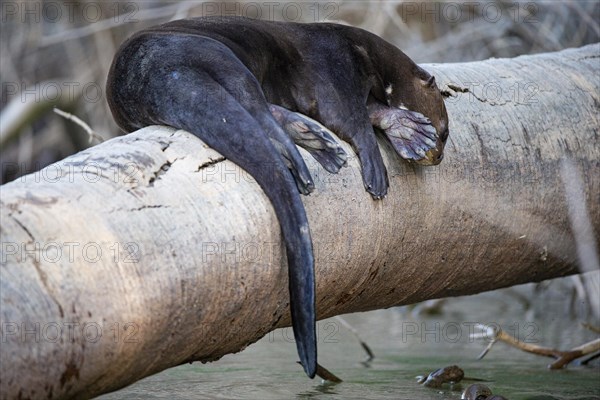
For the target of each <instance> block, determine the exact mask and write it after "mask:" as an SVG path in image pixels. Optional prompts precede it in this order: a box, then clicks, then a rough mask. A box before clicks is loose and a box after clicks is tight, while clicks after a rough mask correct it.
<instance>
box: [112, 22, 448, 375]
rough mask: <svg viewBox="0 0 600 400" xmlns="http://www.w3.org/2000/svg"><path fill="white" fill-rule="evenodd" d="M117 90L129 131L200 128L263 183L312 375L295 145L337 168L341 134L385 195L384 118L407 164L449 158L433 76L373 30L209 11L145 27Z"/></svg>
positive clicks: (310, 269) (120, 67) (308, 281)
mask: <svg viewBox="0 0 600 400" xmlns="http://www.w3.org/2000/svg"><path fill="white" fill-rule="evenodd" d="M107 95H108V101H109V105H110V109H111V111H112V113H113V115H114V117H115V119H116V121H117V123H118V124H119V126H120V127H121V128H123V129H124V130H126V131H133V130H136V129H139V128H141V127H143V126H147V125H151V124H162V125H169V126H172V127H175V128H179V129H184V130H186V131H189V132H191V133H193V134H194V135H196V136H198V137H199V138H200V139H202V140H203V141H204V142H205V143H206V144H208V145H209V146H211V147H212V148H214V149H215V150H217V151H218V152H220V153H221V154H222V155H223V156H224V157H226V158H228V159H230V160H231V161H233V162H234V163H236V164H237V165H239V166H240V167H241V168H243V169H245V170H246V171H247V172H248V173H249V174H250V175H252V176H253V177H254V178H255V180H256V181H257V182H258V184H259V185H260V186H261V188H262V189H263V190H264V192H265V193H266V195H267V196H268V198H269V199H270V201H271V203H272V204H273V207H274V209H275V212H276V214H277V218H278V220H279V224H280V226H281V230H282V233H283V238H284V241H285V245H286V253H287V259H288V270H289V291H290V308H291V313H292V325H293V328H294V335H295V337H296V346H297V349H298V353H299V356H300V360H301V363H302V366H303V367H304V370H305V372H306V374H307V375H308V376H309V377H311V378H313V377H314V375H315V372H316V366H317V346H316V333H315V320H316V317H315V290H314V259H313V249H312V242H311V237H310V231H309V227H308V221H307V218H306V214H305V211H304V207H303V205H302V201H301V199H300V196H299V194H298V191H300V192H301V193H303V194H308V193H310V192H311V191H312V190H314V183H313V180H312V178H311V175H310V173H309V171H308V168H307V167H306V165H305V163H304V160H303V159H302V157H301V156H300V154H299V152H298V149H297V148H296V146H295V145H294V143H296V144H298V145H300V146H303V147H305V148H306V149H307V150H308V151H309V152H310V153H311V154H312V155H313V156H314V157H315V159H316V160H317V161H318V162H320V163H321V164H322V165H323V166H324V167H325V168H326V169H327V170H328V171H330V172H336V171H338V170H339V168H340V167H341V166H342V165H343V164H344V163H345V160H346V155H345V153H344V151H343V150H342V149H341V148H340V147H339V146H338V145H337V143H336V141H335V139H333V138H332V136H331V135H330V134H329V131H328V130H330V131H333V132H334V133H335V134H337V135H338V136H339V137H340V138H342V139H343V140H346V141H348V142H349V143H350V144H351V145H352V146H353V148H354V150H355V151H356V152H357V154H358V156H359V158H360V161H361V165H362V176H363V181H364V185H365V188H366V190H367V191H368V192H369V193H371V195H372V196H373V197H374V198H376V199H377V198H381V197H383V196H385V195H386V193H387V189H388V178H387V172H386V169H385V166H384V164H383V160H382V157H381V154H380V152H379V148H378V146H377V142H376V138H375V133H374V130H373V126H376V127H378V128H380V129H382V130H383V132H384V133H385V134H386V136H387V137H388V138H389V140H390V141H391V143H392V145H393V146H394V148H395V149H396V151H397V152H398V154H399V155H400V156H401V157H403V158H405V159H407V160H412V161H415V162H418V163H421V164H427V165H433V164H437V163H439V162H440V161H441V159H442V151H443V147H444V143H445V141H446V138H447V136H448V117H447V114H446V109H445V107H444V102H443V99H442V95H441V93H440V91H439V89H438V88H437V86H436V84H435V80H434V78H433V76H431V75H430V74H429V73H427V72H426V71H425V70H423V69H422V68H420V67H419V66H417V65H416V64H415V63H414V62H413V61H412V60H411V59H410V58H408V57H407V56H406V55H405V54H404V53H402V52H401V51H400V50H398V49H397V48H396V47H394V46H393V45H391V44H389V43H387V42H386V41H384V40H383V39H381V38H379V37H378V36H376V35H374V34H371V33H369V32H367V31H364V30H362V29H358V28H353V27H349V26H343V25H338V24H331V23H314V24H301V23H283V22H267V21H260V20H253V19H248V18H242V17H206V18H190V19H183V20H178V21H172V22H169V23H166V24H163V25H158V26H155V27H152V28H149V29H145V30H143V31H140V32H137V33H136V34H134V35H133V36H132V37H131V38H129V39H128V40H127V41H126V42H125V43H123V45H122V46H121V47H120V49H119V50H118V52H117V54H116V56H115V58H114V60H113V63H112V66H111V69H110V73H109V77H108V82H107ZM305 116H308V117H310V118H312V119H313V120H316V121H318V123H317V122H314V121H312V120H311V119H309V118H306V117H305ZM319 123H320V124H322V125H319ZM323 127H324V128H323ZM325 128H327V129H325ZM265 165H269V168H266V167H265Z"/></svg>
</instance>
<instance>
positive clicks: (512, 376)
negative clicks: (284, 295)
mask: <svg viewBox="0 0 600 400" xmlns="http://www.w3.org/2000/svg"><path fill="white" fill-rule="evenodd" d="M555 286H556V285H555ZM534 293H535V294H534ZM569 297H570V292H569V291H568V289H565V286H564V285H563V286H559V287H558V288H556V287H553V288H552V289H551V290H544V291H540V292H535V291H534V286H533V285H524V286H521V287H518V288H516V289H515V288H513V289H509V290H501V291H496V292H489V293H483V294H480V295H476V296H465V297H458V298H453V299H450V300H448V301H447V302H446V303H445V305H444V307H443V308H442V313H441V314H440V315H437V316H424V315H417V316H415V315H414V314H415V312H414V311H415V310H411V309H410V308H408V307H400V308H393V309H388V310H378V311H372V312H368V313H357V314H350V315H346V316H344V320H345V321H347V322H349V323H350V324H351V325H352V326H353V327H354V328H355V329H356V331H357V332H358V333H359V335H360V337H361V338H362V339H363V340H364V341H366V342H367V343H368V344H369V346H370V347H371V348H372V350H373V352H374V353H375V359H374V360H372V361H371V362H370V363H364V362H363V361H364V360H365V358H366V353H365V352H364V350H363V349H362V348H361V346H360V344H359V342H358V340H357V338H356V336H355V335H354V334H353V333H352V332H351V331H350V330H348V329H347V328H346V327H345V326H344V325H343V324H342V323H340V321H339V320H337V319H335V318H332V319H328V320H324V321H320V322H319V323H318V340H319V362H320V363H321V364H322V365H323V366H325V367H326V368H328V369H329V370H331V371H332V372H334V373H335V374H337V375H338V376H339V377H340V378H342V379H343V380H344V382H343V383H340V384H331V383H323V382H322V381H321V380H320V379H319V378H315V379H314V380H312V381H311V380H309V379H307V378H306V377H305V375H304V373H303V372H302V369H301V367H300V366H299V365H298V364H296V363H295V361H296V360H297V356H296V349H295V345H294V343H293V334H292V330H291V328H289V329H280V330H277V331H274V332H272V333H271V334H269V335H267V336H265V337H264V338H263V339H261V340H260V341H259V342H257V343H255V344H253V345H251V346H249V347H248V348H247V349H245V350H244V351H242V352H241V353H238V354H232V355H227V356H225V357H223V358H222V359H221V360H219V361H217V362H214V363H210V364H202V363H199V362H198V363H193V364H186V365H182V366H179V367H176V368H171V369H169V370H166V371H163V372H161V373H159V374H156V375H154V376H151V377H148V378H146V379H143V380H142V381H139V382H137V383H135V384H133V385H131V386H129V387H127V388H124V389H122V390H120V391H118V392H114V393H110V394H107V395H104V396H102V397H100V398H101V399H102V400H109V399H110V400H112V399H115V400H116V399H140V400H142V399H169V400H174V399H289V398H297V399H305V398H315V399H330V398H338V399H413V400H415V399H424V400H428V399H436V400H444V399H460V397H461V389H464V387H465V386H468V385H469V384H471V383H474V382H475V381H474V380H471V381H470V380H466V378H472V379H479V380H484V381H485V382H483V383H484V384H486V385H487V386H488V387H490V388H491V389H492V391H493V393H494V394H501V395H503V396H504V397H506V398H508V399H511V400H519V399H528V400H534V399H535V400H542V399H548V400H550V399H561V400H567V399H568V400H575V399H578V400H583V399H598V400H600V361H599V360H598V359H596V360H594V361H593V362H591V363H590V365H588V366H577V365H569V366H568V368H566V369H563V370H559V371H551V370H548V369H547V368H546V366H547V365H548V363H549V362H551V361H552V360H551V359H550V358H544V357H540V356H536V355H531V354H527V353H524V352H521V351H519V350H517V349H514V348H511V347H509V346H508V345H506V344H504V343H496V344H495V345H494V347H493V348H492V350H491V351H490V352H489V353H488V354H487V355H486V356H485V358H483V359H482V360H476V358H477V356H478V355H479V354H480V353H481V351H482V350H483V349H484V348H485V346H486V345H487V343H488V342H487V341H485V340H483V339H477V340H476V339H473V338H471V336H470V333H473V332H474V331H476V332H480V330H479V329H476V327H475V324H476V323H486V324H497V325H498V326H501V327H502V328H503V329H504V331H505V332H508V333H510V334H511V335H514V336H516V337H517V338H519V339H521V340H523V341H527V342H530V343H535V344H538V345H543V346H547V347H555V348H561V349H566V348H568V347H575V346H577V345H580V344H583V343H585V342H587V341H590V340H593V339H595V338H597V337H598V334H595V333H593V332H591V331H589V330H587V329H586V328H584V327H582V326H581V324H580V322H582V321H586V320H590V319H589V316H587V315H585V314H582V312H581V309H582V308H585V307H582V306H581V304H577V303H575V305H576V306H577V307H575V311H578V312H574V311H573V310H572V309H569V304H570V302H569V301H568V298H569ZM452 364H457V365H459V366H460V367H461V368H462V369H463V370H464V371H465V376H466V378H465V380H464V381H463V382H462V386H461V387H458V388H454V390H453V389H452V388H450V387H447V386H444V387H442V388H441V389H431V388H427V387H423V386H421V385H419V384H418V383H417V382H416V379H415V377H416V376H417V375H426V374H428V373H429V372H431V371H433V370H436V369H438V368H440V367H444V366H447V365H452Z"/></svg>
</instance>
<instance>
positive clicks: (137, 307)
mask: <svg viewBox="0 0 600 400" xmlns="http://www.w3.org/2000/svg"><path fill="white" fill-rule="evenodd" d="M599 50H600V46H599V45H592V46H587V47H584V48H581V49H574V50H567V51H563V52H559V53H552V54H542V55H535V56H527V57H519V58H515V59H508V60H488V61H485V62H473V63H464V64H447V65H428V66H426V68H427V69H428V70H430V71H432V72H433V73H434V74H435V75H436V78H437V80H438V83H439V84H440V86H441V88H442V89H443V90H444V91H445V92H446V93H447V94H448V95H450V97H448V99H447V107H448V113H449V116H450V132H451V134H450V139H449V142H448V144H447V146H446V158H445V160H444V162H443V163H442V164H441V165H440V166H439V167H425V168H422V167H419V166H414V165H409V164H407V163H405V162H403V161H401V160H400V159H399V158H398V157H397V156H396V155H395V154H394V153H393V151H392V150H391V148H390V147H389V146H388V145H387V144H385V143H382V149H383V153H384V158H385V161H386V165H387V166H388V172H389V175H390V191H389V195H388V196H387V197H386V198H385V199H384V200H382V201H374V200H372V199H371V198H370V196H369V195H368V194H367V193H366V192H365V190H364V188H363V184H362V180H361V177H360V166H359V163H358V161H357V159H356V157H352V158H351V160H350V161H349V166H348V167H347V168H344V169H342V171H341V172H340V174H338V175H330V174H328V173H327V172H325V171H324V170H322V169H320V168H319V167H318V165H317V164H316V163H315V162H314V161H313V160H312V159H311V158H310V157H309V156H307V157H305V158H306V160H307V162H308V163H309V167H310V168H311V171H312V172H313V177H314V179H315V182H316V190H315V192H314V193H313V194H312V195H310V196H308V197H304V198H303V200H304V203H305V205H306V209H307V213H308V216H309V220H310V227H311V231H312V236H313V239H314V243H315V253H316V260H317V262H316V278H317V279H316V280H317V304H318V314H319V318H326V317H329V316H333V315H336V314H343V313H348V312H355V311H365V310H373V309H377V308H385V307H391V306H394V305H400V304H409V303H414V302H418V301H421V300H425V299H431V298H437V297H445V296H452V295H464V294H470V293H477V292H481V291H485V290H490V289H496V288H500V287H505V286H510V285H515V284H519V283H524V282H532V281H540V280H543V279H548V278H553V277H558V276H563V275H567V274H574V273H577V271H578V270H577V265H578V244H577V243H576V242H575V240H574V236H573V234H572V233H571V228H570V222H569V221H570V218H571V219H573V218H572V215H571V217H570V214H569V212H568V210H569V209H570V206H569V205H568V203H567V201H566V198H567V197H569V196H571V197H573V196H572V195H571V194H570V193H569V195H568V196H566V194H565V190H564V185H563V182H562V181H561V162H560V161H561V160H562V159H565V158H569V159H571V160H572V163H571V164H569V165H570V167H569V168H568V169H569V170H573V171H578V173H576V174H574V175H573V174H572V176H574V177H575V178H578V177H579V178H581V179H582V183H581V184H580V185H575V187H576V188H579V191H580V193H579V194H580V195H581V196H580V198H581V199H582V201H581V202H580V203H581V204H577V207H575V208H574V209H575V210H579V212H580V213H581V212H583V213H585V212H587V213H588V215H589V219H588V220H587V221H588V224H589V226H587V228H585V229H587V236H585V235H584V236H583V237H587V238H588V239H589V238H590V237H591V238H592V239H591V242H592V247H593V246H595V244H596V243H595V239H594V238H593V230H594V229H595V230H596V231H597V230H598V229H599V228H600V202H599V201H598V199H599V198H600V164H599V161H598V160H600V147H599V146H598V131H599V123H598V108H599V106H598V104H599V100H598V93H599V92H600V83H599V79H598V76H599V75H600V74H599V72H600V71H599V65H600V64H599V60H600V55H599V52H600V51H599ZM550 76H552V78H550ZM345 149H346V150H347V151H348V152H349V154H353V153H351V150H350V148H349V147H348V146H345ZM303 154H305V153H303ZM563 175H564V174H563ZM575 197H577V196H575ZM583 199H584V200H583ZM586 207H587V209H586ZM571 208H572V207H571ZM571 214H573V213H571ZM1 215H2V229H1V235H2V236H1V240H2V260H1V261H2V264H1V269H0V272H1V303H0V307H1V318H2V321H1V322H2V346H1V357H2V366H1V373H2V381H1V383H0V395H1V397H2V398H17V397H22V398H84V397H90V396H95V395H98V394H100V393H104V392H108V391H112V390H115V389H118V388H120V387H123V386H125V385H127V384H130V383H132V382H134V381H136V380H138V379H141V378H143V377H145V376H148V375H150V374H153V373H156V372H159V371H161V370H163V369H165V368H169V367H172V366H175V365H178V364H181V363H184V362H189V361H194V360H202V361H210V360H215V359H218V358H219V357H221V356H223V355H224V354H227V353H232V352H236V351H239V350H241V349H243V348H244V347H245V346H246V345H248V344H249V343H252V342H254V341H256V340H258V339H259V338H261V337H262V336H264V335H265V334H266V333H267V332H269V331H271V330H273V329H275V328H278V327H283V326H288V325H289V324H290V318H289V312H288V293H287V271H286V268H287V267H286V262H285V255H284V254H282V246H281V237H280V232H279V226H278V223H277V220H276V218H275V215H274V213H273V210H272V208H271V206H270V204H269V202H268V200H267V198H266V197H265V196H264V194H263V193H262V191H261V190H260V188H259V187H258V185H257V184H256V183H255V182H254V181H253V180H252V179H251V178H250V177H249V176H248V175H247V174H246V173H245V172H244V171H242V170H241V169H239V168H238V167H236V166H235V165H233V164H232V163H230V162H229V161H227V160H223V158H222V157H221V156H220V155H219V154H218V153H216V152H215V151H213V150H211V149H210V148H208V147H207V146H206V145H204V144H203V143H202V142H200V141H199V140H197V139H196V138H195V137H193V136H192V135H190V134H188V133H186V132H183V131H175V130H173V129H169V128H164V127H148V128H145V129H142V130H140V131H138V132H135V133H133V134H131V135H127V136H123V137H119V138H116V139H113V140H110V141H108V142H105V143H103V144H101V145H98V146H95V147H93V148H90V149H88V150H86V151H84V152H81V153H78V154H75V155H73V156H71V157H69V158H67V159H65V160H63V161H62V162H60V163H57V164H55V165H51V166H49V167H47V168H45V169H44V170H42V171H41V172H38V173H36V174H32V175H28V176H25V177H23V178H21V179H19V180H17V181H15V182H12V183H9V184H6V185H4V186H2V191H1ZM585 229H584V230H585ZM584 233H585V232H584ZM590 235H591V236H590ZM588 242H589V240H588ZM292 361H294V360H290V362H292ZM299 374H300V370H299Z"/></svg>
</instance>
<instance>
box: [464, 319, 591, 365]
mask: <svg viewBox="0 0 600 400" xmlns="http://www.w3.org/2000/svg"><path fill="white" fill-rule="evenodd" d="M478 327H479V328H481V329H483V330H485V331H486V332H487V335H488V337H490V336H491V337H492V342H491V343H490V344H489V345H488V347H487V348H486V349H485V350H484V351H483V353H482V354H480V355H479V357H478V359H481V358H483V357H484V356H485V355H486V354H487V353H488V351H489V350H490V349H491V347H492V346H493V345H494V343H496V342H497V341H502V342H504V343H507V344H509V345H511V346H513V347H516V348H518V349H520V350H523V351H525V352H528V353H532V354H537V355H540V356H545V357H552V358H555V359H556V361H554V362H553V363H552V364H550V365H548V368H550V369H560V368H562V367H564V366H565V365H567V364H569V363H570V362H571V361H573V360H575V359H577V358H580V357H583V356H584V355H587V354H591V353H595V352H597V351H600V339H595V340H592V341H591V342H587V343H584V344H582V345H581V346H577V347H574V348H572V349H571V350H567V351H564V350H557V349H551V348H548V347H542V346H537V345H535V344H531V343H525V342H522V341H520V340H518V339H515V338H514V337H512V336H511V335H509V334H508V333H506V332H504V331H503V330H502V329H500V328H494V327H491V326H489V325H478ZM473 337H481V334H475V335H473Z"/></svg>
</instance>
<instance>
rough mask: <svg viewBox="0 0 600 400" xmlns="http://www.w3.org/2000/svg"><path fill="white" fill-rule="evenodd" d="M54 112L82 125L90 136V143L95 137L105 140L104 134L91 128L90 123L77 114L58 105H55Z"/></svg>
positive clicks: (100, 140)
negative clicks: (101, 134) (99, 133)
mask: <svg viewBox="0 0 600 400" xmlns="http://www.w3.org/2000/svg"><path fill="white" fill-rule="evenodd" d="M54 112H55V113H57V114H58V115H60V116H61V117H64V118H66V119H68V120H70V121H73V122H75V123H76V124H77V125H79V126H80V127H82V128H83V129H84V130H85V131H86V132H87V134H88V135H89V137H90V140H89V143H92V140H93V139H96V140H97V141H98V142H100V143H102V142H104V138H103V137H102V136H100V135H98V134H97V133H96V132H94V130H93V129H92V128H90V126H89V125H88V124H86V123H85V122H83V121H82V120H81V119H79V118H77V117H76V116H75V115H73V114H70V113H68V112H66V111H63V110H61V109H59V108H56V107H54Z"/></svg>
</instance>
